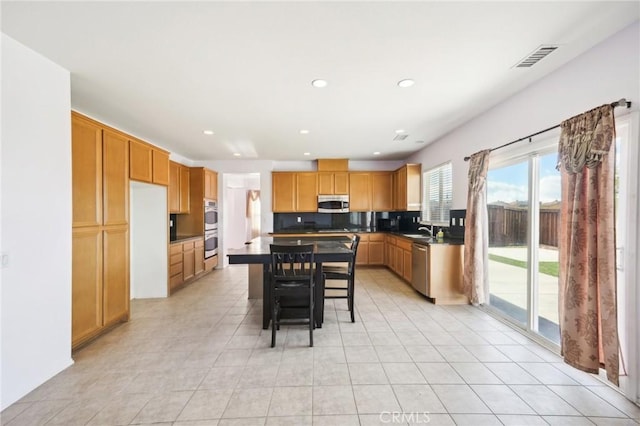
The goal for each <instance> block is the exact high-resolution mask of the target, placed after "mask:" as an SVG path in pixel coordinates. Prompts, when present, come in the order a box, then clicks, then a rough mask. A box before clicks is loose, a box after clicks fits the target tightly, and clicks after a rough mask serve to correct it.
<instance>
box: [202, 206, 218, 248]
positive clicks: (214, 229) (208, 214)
mask: <svg viewBox="0 0 640 426" xmlns="http://www.w3.org/2000/svg"><path fill="white" fill-rule="evenodd" d="M217 254H218V203H217V202H216V201H205V202H204V258H205V259H209V258H211V257H213V256H215V255H217Z"/></svg>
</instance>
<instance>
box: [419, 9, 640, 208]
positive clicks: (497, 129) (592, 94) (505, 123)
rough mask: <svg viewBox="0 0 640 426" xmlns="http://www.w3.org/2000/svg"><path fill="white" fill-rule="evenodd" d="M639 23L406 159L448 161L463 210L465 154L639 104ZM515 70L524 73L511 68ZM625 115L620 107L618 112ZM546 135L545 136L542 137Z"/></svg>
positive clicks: (455, 204) (424, 163)
mask: <svg viewBox="0 0 640 426" xmlns="http://www.w3.org/2000/svg"><path fill="white" fill-rule="evenodd" d="M639 32H640V30H639V24H638V23H637V22H636V23H635V24H634V25H631V26H630V27H627V28H626V29H624V30H622V31H621V32H619V33H617V34H615V35H614V36H612V37H611V38H609V39H607V40H605V41H604V42H602V43H600V44H599V45H597V46H595V47H594V48H592V49H591V50H589V51H587V52H586V53H584V54H583V55H581V56H578V57H577V58H576V59H574V60H573V61H571V62H569V63H568V64H566V65H565V66H563V67H561V68H559V69H558V70H557V71H555V72H553V73H552V74H550V75H549V76H547V77H545V78H544V79H542V80H539V81H538V82H537V83H534V84H532V85H531V86H529V87H528V88H526V89H525V90H523V91H521V92H519V93H517V94H516V95H514V96H512V97H511V98H509V99H507V100H506V101H504V102H502V103H501V104H499V105H497V106H495V107H494V108H492V109H490V110H488V111H486V112H485V113H483V114H481V115H479V116H478V117H476V118H475V119H473V120H471V121H469V122H468V123H467V124H465V125H463V126H461V127H459V128H457V129H455V130H454V131H452V132H451V133H449V134H448V135H446V136H445V137H443V138H441V139H440V140H438V141H436V142H434V143H432V144H430V145H428V146H427V147H426V148H425V149H423V150H422V151H419V152H418V153H416V154H414V155H413V156H411V157H409V159H408V161H409V162H412V163H422V170H428V169H429V168H431V167H433V166H436V165H438V164H441V163H444V162H446V161H450V160H451V161H452V168H453V208H457V209H460V208H466V202H467V198H466V197H467V171H468V168H467V167H468V164H467V163H466V162H464V160H463V157H465V156H467V155H469V154H472V153H474V152H477V151H479V150H482V149H486V148H493V147H495V146H498V145H502V144H504V143H506V142H509V141H512V140H515V139H518V138H521V137H523V136H526V135H528V134H531V133H534V132H537V131H539V130H542V129H546V128H548V127H551V126H554V125H556V124H559V123H560V122H561V121H562V120H565V119H567V118H570V117H572V116H574V115H577V114H581V113H582V112H584V111H587V110H589V109H592V108H595V107H596V106H600V105H602V104H605V103H608V102H612V101H615V100H618V99H620V98H627V100H630V101H633V103H634V105H633V109H634V110H635V109H637V108H638V104H639V103H640V69H639V63H638V62H639V61H638V52H639V51H640V45H639V41H638V40H639ZM513 71H514V72H526V71H523V70H513ZM619 113H624V111H621V110H620V109H618V110H617V111H616V114H619ZM541 137H544V135H541Z"/></svg>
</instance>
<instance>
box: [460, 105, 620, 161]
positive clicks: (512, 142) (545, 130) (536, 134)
mask: <svg viewBox="0 0 640 426" xmlns="http://www.w3.org/2000/svg"><path fill="white" fill-rule="evenodd" d="M610 105H611V106H612V107H613V108H616V107H622V106H626V107H627V108H631V102H630V101H627V100H626V99H625V98H622V99H620V100H619V101H615V102H611V104H610ZM558 127H560V124H556V125H555V126H552V127H549V128H547V129H544V130H540V131H539V132H535V133H532V134H530V135H527V136H524V137H522V138H520V139H516V140H515V141H511V142H507V143H505V144H504V145H500V146H497V147H495V148H491V149H490V151H495V150H497V149H500V148H504V147H507V146H509V145H513V144H514V143H518V142H522V141H524V140H527V139H529V142H531V140H530V139H531V138H532V137H534V136H538V135H540V134H542V133H546V132H548V131H549V130H553V129H557V128H558ZM470 159H471V157H464V161H469V160H470Z"/></svg>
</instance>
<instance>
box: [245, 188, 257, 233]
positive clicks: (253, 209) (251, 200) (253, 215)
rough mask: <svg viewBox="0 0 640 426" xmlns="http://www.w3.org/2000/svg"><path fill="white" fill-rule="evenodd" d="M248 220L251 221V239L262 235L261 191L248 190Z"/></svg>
mask: <svg viewBox="0 0 640 426" xmlns="http://www.w3.org/2000/svg"><path fill="white" fill-rule="evenodd" d="M246 218H247V221H248V222H249V227H248V228H249V236H248V237H249V238H248V239H249V240H251V239H254V238H255V237H257V236H259V235H260V191H257V190H252V189H249V190H247V213H246Z"/></svg>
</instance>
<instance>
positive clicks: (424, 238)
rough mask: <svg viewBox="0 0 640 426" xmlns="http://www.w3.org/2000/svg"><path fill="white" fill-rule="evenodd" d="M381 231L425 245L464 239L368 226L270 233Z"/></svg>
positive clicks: (456, 241) (359, 232)
mask: <svg viewBox="0 0 640 426" xmlns="http://www.w3.org/2000/svg"><path fill="white" fill-rule="evenodd" d="M374 232H375V233H383V234H389V235H394V236H396V237H402V238H407V239H409V240H411V241H412V242H415V243H417V244H425V245H436V244H444V245H447V244H449V245H463V244H464V240H463V239H461V238H448V237H447V238H444V240H442V241H437V240H436V239H435V238H431V237H429V235H428V234H421V233H419V232H415V231H414V232H401V231H375V230H371V229H369V228H365V229H362V228H342V229H304V230H286V231H278V232H273V233H271V235H272V234H276V235H286V234H295V235H301V234H309V235H310V236H311V235H322V234H352V233H358V234H367V233H374Z"/></svg>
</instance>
